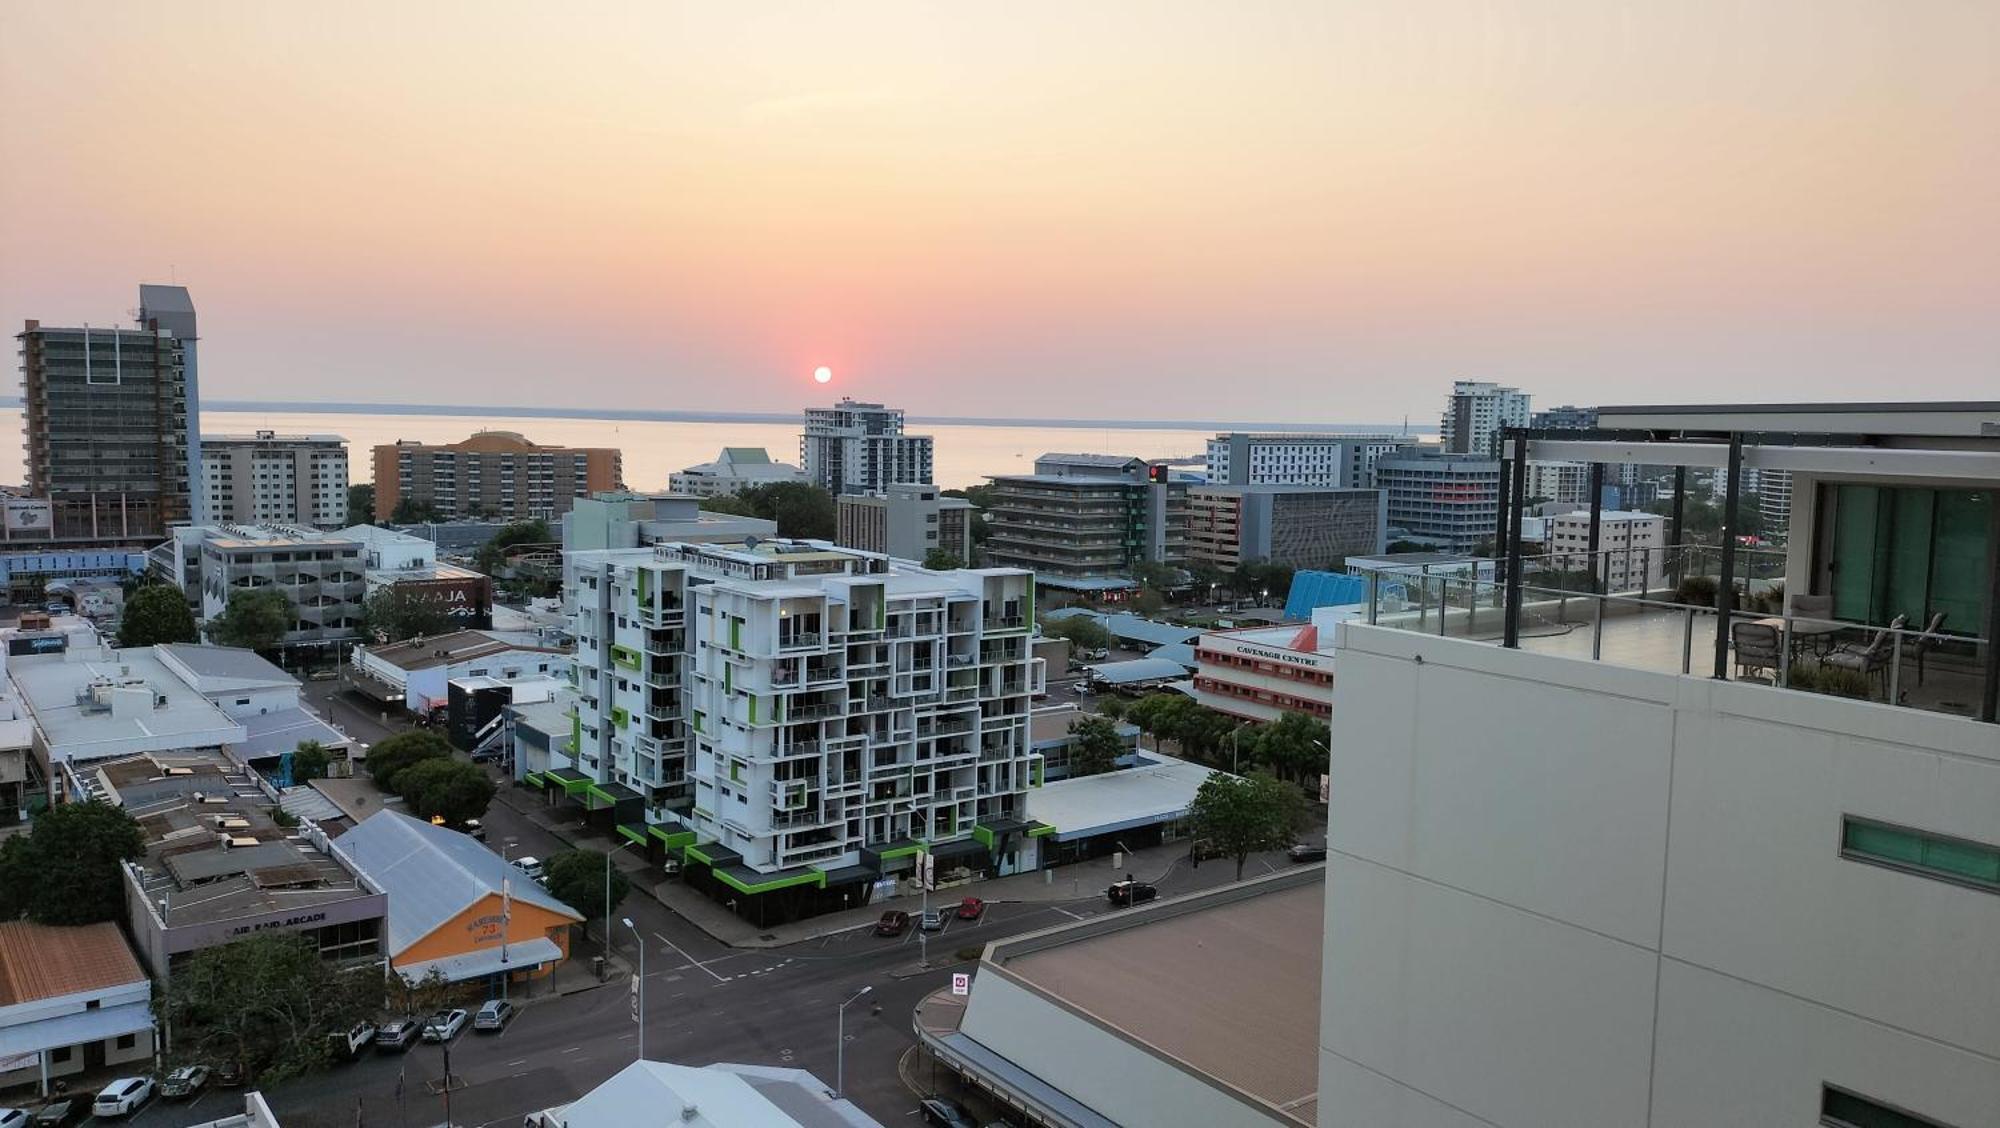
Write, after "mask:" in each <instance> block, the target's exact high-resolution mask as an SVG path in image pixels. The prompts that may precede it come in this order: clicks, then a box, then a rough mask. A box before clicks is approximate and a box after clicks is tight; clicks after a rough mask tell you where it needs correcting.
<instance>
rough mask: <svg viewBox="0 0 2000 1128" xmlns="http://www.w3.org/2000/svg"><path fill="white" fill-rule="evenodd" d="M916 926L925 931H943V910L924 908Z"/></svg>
mask: <svg viewBox="0 0 2000 1128" xmlns="http://www.w3.org/2000/svg"><path fill="white" fill-rule="evenodd" d="M917 927H918V928H921V929H923V930H924V931H925V932H943V931H944V910H943V909H925V910H924V915H923V917H922V918H921V919H920V920H918V922H917Z"/></svg>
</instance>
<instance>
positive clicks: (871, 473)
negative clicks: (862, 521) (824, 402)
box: [799, 399, 931, 495]
mask: <svg viewBox="0 0 2000 1128" xmlns="http://www.w3.org/2000/svg"><path fill="white" fill-rule="evenodd" d="M799 465H800V466H802V467H804V468H805V473H806V480H807V481H809V482H811V483H813V484H814V485H816V486H819V487H820V488H821V489H824V490H825V491H826V492H828V493H830V494H835V495H839V494H848V493H880V492H882V491H883V490H885V489H887V488H888V487H889V486H890V485H892V484H894V483H896V482H918V483H923V484H926V485H928V484H929V483H930V480H931V437H930V436H929V435H906V434H904V433H903V409H902V408H900V407H884V406H882V405H881V404H879V403H857V402H856V401H854V400H851V399H842V400H841V401H840V402H839V403H837V404H834V405H833V406H832V407H808V408H806V423H805V433H804V434H802V435H800V436H799Z"/></svg>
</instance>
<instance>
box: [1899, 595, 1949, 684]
mask: <svg viewBox="0 0 2000 1128" xmlns="http://www.w3.org/2000/svg"><path fill="white" fill-rule="evenodd" d="M1943 627H1944V612H1942V611H1937V612H1933V613H1932V615H1931V621H1930V622H1928V623H1925V624H1924V631H1923V633H1922V634H1920V635H1916V636H1914V637H1910V638H1905V639H1903V657H1905V658H1914V659H1916V660H1917V684H1918V685H1922V684H1924V655H1926V654H1928V653H1930V652H1931V651H1933V650H1936V649H1937V647H1938V643H1940V642H1943V641H1944V636H1943V635H1941V634H1939V633H1938V631H1940V630H1941V629H1943Z"/></svg>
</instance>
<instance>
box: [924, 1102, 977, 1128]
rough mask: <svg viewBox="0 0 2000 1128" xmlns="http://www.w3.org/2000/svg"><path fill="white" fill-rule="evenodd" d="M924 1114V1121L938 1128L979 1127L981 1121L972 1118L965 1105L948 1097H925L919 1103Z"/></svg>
mask: <svg viewBox="0 0 2000 1128" xmlns="http://www.w3.org/2000/svg"><path fill="white" fill-rule="evenodd" d="M917 1109H918V1111H920V1112H922V1113H923V1114H924V1123H925V1124H933V1125H936V1126H937V1128H979V1122H978V1121H976V1120H974V1119H972V1116H971V1115H970V1114H969V1113H967V1112H966V1111H965V1109H964V1107H963V1106H961V1105H960V1104H959V1103H958V1102H957V1101H954V1100H951V1099H950V1098H948V1097H925V1098H924V1099H923V1103H921V1104H919V1105H917Z"/></svg>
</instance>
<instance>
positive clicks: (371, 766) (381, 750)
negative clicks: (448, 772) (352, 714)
mask: <svg viewBox="0 0 2000 1128" xmlns="http://www.w3.org/2000/svg"><path fill="white" fill-rule="evenodd" d="M450 756H451V744H450V743H449V742H448V741H446V740H445V738H444V737H442V736H439V735H438V734H437V733H434V732H431V731H430V730H428V729H414V730H412V731H410V732H399V733H397V734H396V735H394V736H392V737H389V738H388V739H387V740H384V741H382V742H381V743H379V744H377V745H375V746H374V747H373V748H370V749H369V750H368V774H369V775H371V776H374V777H375V782H376V784H377V785H378V786H380V787H381V788H382V790H384V791H392V792H396V793H397V794H401V791H400V789H399V788H398V787H397V782H398V780H397V777H398V776H400V775H401V774H402V773H403V770H404V769H406V768H408V767H410V766H411V765H413V764H416V763H417V762H419V761H422V760H434V759H438V758H447V759H448V758H450Z"/></svg>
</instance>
